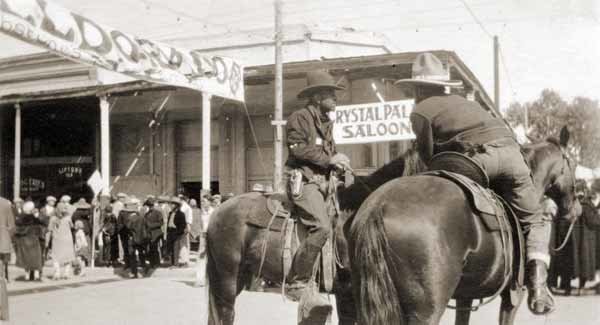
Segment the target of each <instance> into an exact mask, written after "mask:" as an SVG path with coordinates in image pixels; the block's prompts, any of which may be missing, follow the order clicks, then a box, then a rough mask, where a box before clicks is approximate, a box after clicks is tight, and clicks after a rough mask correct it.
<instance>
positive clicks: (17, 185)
mask: <svg viewBox="0 0 600 325" xmlns="http://www.w3.org/2000/svg"><path fill="white" fill-rule="evenodd" d="M18 197H21V105H20V104H18V103H17V104H15V173H14V178H13V199H16V198H18Z"/></svg>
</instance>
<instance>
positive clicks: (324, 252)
mask: <svg viewBox="0 0 600 325" xmlns="http://www.w3.org/2000/svg"><path fill="white" fill-rule="evenodd" d="M257 195H263V196H265V198H266V200H265V201H264V202H265V203H264V206H261V205H256V206H255V207H254V208H253V209H252V210H251V211H250V212H249V214H248V218H247V220H246V224H248V225H251V226H254V227H258V228H263V229H268V230H269V231H270V232H276V233H279V235H280V240H281V241H282V247H283V255H282V266H283V274H284V279H285V277H286V276H287V274H288V273H289V271H290V268H291V266H292V261H293V258H294V255H295V253H296V250H297V249H298V247H299V246H300V242H301V241H302V240H304V238H305V237H306V231H305V230H304V229H303V227H304V226H303V225H302V223H301V222H298V215H297V213H295V211H294V210H295V209H294V203H293V202H292V200H291V199H290V198H289V196H288V193H280V192H276V193H264V194H262V193H257ZM326 201H330V200H326ZM334 237H335V236H333V235H332V237H331V238H329V239H327V242H326V243H325V244H324V245H323V248H322V249H321V259H320V260H321V262H320V263H319V266H318V269H317V273H318V274H319V275H320V283H321V285H322V287H323V288H324V289H325V290H326V291H327V292H331V290H332V289H333V279H334V278H335V273H336V259H335V243H334V240H335V238H334ZM265 241H268V238H267V239H265ZM265 251H266V250H265ZM262 254H265V253H264V252H263V253H262ZM263 258H264V257H263Z"/></svg>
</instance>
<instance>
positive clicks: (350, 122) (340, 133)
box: [333, 99, 415, 144]
mask: <svg viewBox="0 0 600 325" xmlns="http://www.w3.org/2000/svg"><path fill="white" fill-rule="evenodd" d="M414 105H415V104H414V100H412V99H411V100H398V101H392V102H385V103H369V104H359V105H348V106H338V107H336V109H335V112H334V121H335V123H334V126H333V138H334V139H335V142H336V143H338V144H349V143H369V142H382V141H397V140H408V139H414V138H415V134H414V133H413V131H412V127H411V124H410V119H409V117H410V113H411V112H412V109H413V107H414Z"/></svg>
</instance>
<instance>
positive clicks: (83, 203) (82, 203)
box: [74, 198, 92, 209]
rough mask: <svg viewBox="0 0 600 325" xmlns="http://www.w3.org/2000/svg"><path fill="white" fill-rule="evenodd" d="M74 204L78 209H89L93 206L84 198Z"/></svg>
mask: <svg viewBox="0 0 600 325" xmlns="http://www.w3.org/2000/svg"><path fill="white" fill-rule="evenodd" d="M74 206H75V207H76V208H77V209H89V208H91V207H92V206H91V205H90V204H89V203H87V201H86V200H85V199H84V198H80V199H79V201H77V202H76V203H75V204H74Z"/></svg>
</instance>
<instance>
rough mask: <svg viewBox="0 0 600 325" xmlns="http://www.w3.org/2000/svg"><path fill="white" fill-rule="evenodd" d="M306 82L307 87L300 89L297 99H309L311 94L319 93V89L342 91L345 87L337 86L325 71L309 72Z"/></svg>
mask: <svg viewBox="0 0 600 325" xmlns="http://www.w3.org/2000/svg"><path fill="white" fill-rule="evenodd" d="M306 82H307V84H308V85H307V86H306V87H304V88H302V90H300V92H299V93H298V96H297V97H298V99H303V98H307V97H309V96H310V95H311V94H312V93H314V92H316V91H319V90H321V89H335V90H344V89H346V88H345V87H342V86H338V85H337V84H336V83H335V80H333V76H331V75H330V74H329V72H327V71H323V70H318V71H310V72H308V73H307V74H306Z"/></svg>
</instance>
